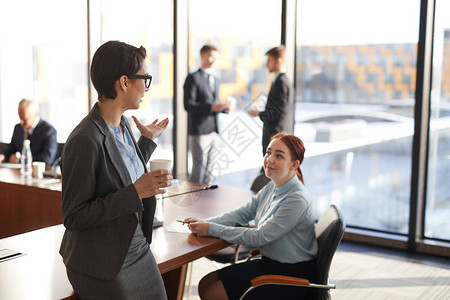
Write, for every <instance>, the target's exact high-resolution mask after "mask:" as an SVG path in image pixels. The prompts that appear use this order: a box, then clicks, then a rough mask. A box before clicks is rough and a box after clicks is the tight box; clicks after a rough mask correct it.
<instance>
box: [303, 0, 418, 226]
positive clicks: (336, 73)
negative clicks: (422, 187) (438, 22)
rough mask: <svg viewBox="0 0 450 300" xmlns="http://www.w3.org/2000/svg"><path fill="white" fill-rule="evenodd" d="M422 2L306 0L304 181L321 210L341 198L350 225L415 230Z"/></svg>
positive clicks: (304, 3) (304, 17) (304, 19)
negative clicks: (413, 190) (413, 180)
mask: <svg viewBox="0 0 450 300" xmlns="http://www.w3.org/2000/svg"><path fill="white" fill-rule="evenodd" d="M419 5H420V1H419V0H415V1H410V0H395V1H391V0H382V1H358V0H340V1H335V0H317V1H307V0H304V1H303V0H299V1H298V6H297V9H298V11H297V50H296V101H297V106H296V127H295V133H296V134H297V135H298V136H299V137H300V138H301V139H303V141H304V142H305V143H306V158H305V162H304V166H303V173H304V177H305V183H306V185H307V186H308V189H309V190H310V192H311V194H312V195H313V197H314V200H315V201H314V202H315V204H316V205H317V209H318V211H319V212H320V211H323V210H324V209H325V208H326V207H328V206H329V205H330V204H331V203H335V204H337V205H338V206H339V207H340V208H341V209H342V211H343V213H344V215H345V217H346V222H347V224H348V225H349V226H354V227H360V228H368V229H373V230H379V231H387V232H392V233H399V234H407V233H408V222H409V201H410V182H411V155H412V137H413V131H414V119H413V118H414V93H415V79H416V60H417V42H418V32H419ZM386 7H389V9H386ZM324 8H326V9H324ZM399 20H401V22H399Z"/></svg>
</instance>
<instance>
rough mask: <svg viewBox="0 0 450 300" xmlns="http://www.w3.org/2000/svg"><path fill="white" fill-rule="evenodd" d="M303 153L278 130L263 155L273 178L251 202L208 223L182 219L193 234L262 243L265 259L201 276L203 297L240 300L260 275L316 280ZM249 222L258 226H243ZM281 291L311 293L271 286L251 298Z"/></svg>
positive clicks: (270, 296) (296, 294) (254, 244)
mask: <svg viewBox="0 0 450 300" xmlns="http://www.w3.org/2000/svg"><path fill="white" fill-rule="evenodd" d="M304 154H305V147H304V145H303V142H302V141H301V140H300V139H299V138H297V137H296V136H294V135H287V134H284V133H279V134H276V135H275V136H273V137H272V139H271V142H270V144H269V146H268V147H267V152H266V154H265V156H264V171H265V173H266V176H267V177H269V178H270V179H271V180H272V181H271V182H269V183H268V184H267V185H266V186H265V187H264V188H263V189H261V191H260V192H259V193H258V194H257V195H255V196H253V198H252V201H250V202H249V203H247V205H245V206H242V207H240V208H238V209H236V210H234V211H231V212H229V213H226V214H223V215H221V216H217V217H214V218H210V219H208V220H206V221H205V220H200V219H197V218H192V217H190V218H186V219H185V220H184V221H185V222H186V223H188V226H189V228H190V230H191V231H192V232H193V233H196V234H198V235H200V236H213V237H218V238H221V239H224V240H226V241H228V242H230V243H236V244H241V245H247V246H250V247H259V249H260V252H261V254H262V258H261V259H255V260H251V261H247V262H243V263H239V264H235V265H231V266H228V267H225V268H222V269H220V270H218V271H215V272H212V273H209V274H208V275H206V276H205V277H203V278H202V279H201V281H200V283H199V295H200V298H201V299H216V300H218V299H239V297H240V296H241V295H242V294H243V293H244V291H245V290H246V289H247V288H248V287H250V284H251V283H250V280H251V279H252V278H254V277H257V276H260V275H266V274H277V275H287V276H295V277H300V278H306V279H310V280H311V279H312V276H313V272H314V265H315V258H316V256H317V243H316V238H315V232H314V223H315V220H314V217H313V214H312V201H311V198H310V196H309V194H308V192H307V190H306V188H305V186H304V184H303V175H302V172H301V170H300V164H301V163H302V161H303V158H304ZM251 220H254V221H255V227H243V226H242V225H245V224H248V222H249V221H251ZM280 288H281V290H280ZM280 293H282V294H281V295H282V299H299V298H301V297H305V296H307V295H306V293H307V289H305V288H296V287H274V286H267V287H264V288H260V289H256V290H254V291H252V293H250V294H249V296H251V297H252V298H254V299H280ZM246 299H247V298H246Z"/></svg>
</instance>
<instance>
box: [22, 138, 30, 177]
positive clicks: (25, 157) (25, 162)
mask: <svg viewBox="0 0 450 300" xmlns="http://www.w3.org/2000/svg"><path fill="white" fill-rule="evenodd" d="M32 161H33V157H32V155H31V149H30V140H24V141H23V148H22V154H21V155H20V174H22V176H25V177H31V172H32V170H33V169H32V166H31V163H32Z"/></svg>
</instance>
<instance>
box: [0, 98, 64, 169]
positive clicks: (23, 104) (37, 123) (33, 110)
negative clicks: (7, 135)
mask: <svg viewBox="0 0 450 300" xmlns="http://www.w3.org/2000/svg"><path fill="white" fill-rule="evenodd" d="M19 118H20V123H19V124H16V126H15V127H14V132H13V136H12V138H11V143H10V144H9V145H7V146H6V149H5V151H3V154H0V162H10V163H19V162H20V158H19V157H17V156H16V152H19V153H20V152H22V147H23V141H24V140H26V139H28V140H30V147H31V154H32V155H33V161H43V162H45V163H46V164H47V165H52V164H53V163H54V162H55V160H56V159H57V152H58V142H57V141H56V129H55V128H54V127H53V126H52V125H50V124H49V123H48V122H46V121H44V120H42V119H41V118H40V117H39V110H38V105H37V103H35V102H34V101H32V100H29V99H22V100H21V101H20V102H19Z"/></svg>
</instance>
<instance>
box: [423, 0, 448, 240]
mask: <svg viewBox="0 0 450 300" xmlns="http://www.w3.org/2000/svg"><path fill="white" fill-rule="evenodd" d="M449 11H450V1H449V0H438V1H436V18H435V28H434V48H433V49H434V53H433V73H432V74H433V75H432V78H433V83H432V93H431V112H430V131H429V137H430V139H429V147H428V181H427V197H426V215H425V232H424V235H425V237H429V238H437V239H445V240H450V219H449V216H450V186H449V184H448V174H450V19H449V18H448V12H449Z"/></svg>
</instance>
